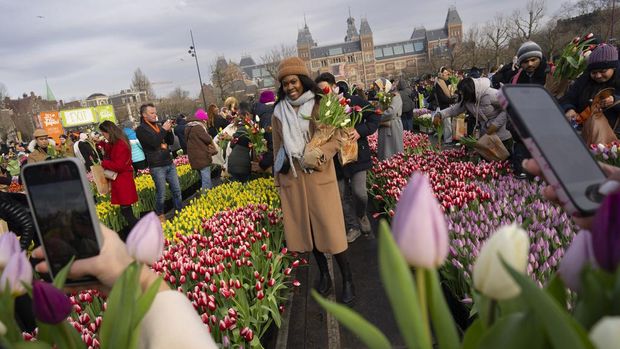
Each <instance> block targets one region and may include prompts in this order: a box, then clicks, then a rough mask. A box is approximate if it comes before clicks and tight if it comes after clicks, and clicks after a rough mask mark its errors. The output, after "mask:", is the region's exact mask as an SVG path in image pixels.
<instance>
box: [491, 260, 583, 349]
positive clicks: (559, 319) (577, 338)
mask: <svg viewBox="0 0 620 349" xmlns="http://www.w3.org/2000/svg"><path fill="white" fill-rule="evenodd" d="M501 262H502V264H503V266H504V268H505V269H506V270H507V271H508V273H509V274H510V275H511V276H512V279H513V280H514V281H515V282H516V283H517V284H518V285H519V287H520V288H521V297H523V298H524V299H525V300H526V301H527V302H528V303H529V304H530V306H531V307H532V309H533V311H534V314H535V315H536V317H537V318H538V319H539V321H540V323H542V324H543V326H544V328H545V330H546V332H547V335H548V338H549V339H550V342H551V346H552V347H553V348H556V349H568V348H575V349H582V348H583V349H586V348H587V349H594V345H592V343H591V342H590V341H589V339H588V336H587V333H586V332H585V330H584V329H583V328H580V327H579V326H577V325H576V322H575V321H574V320H573V319H572V318H571V317H570V316H569V315H568V314H567V313H566V312H565V311H564V310H563V309H562V308H560V306H559V305H558V303H557V302H556V301H554V300H553V299H552V298H551V297H550V296H549V295H547V293H545V292H544V291H543V290H541V289H539V288H538V286H536V285H535V284H534V282H533V281H532V280H530V279H529V278H527V277H526V276H525V275H523V274H521V273H519V272H518V271H516V270H514V269H513V268H512V267H511V266H510V265H509V264H508V263H506V261H505V260H504V259H503V258H501Z"/></svg>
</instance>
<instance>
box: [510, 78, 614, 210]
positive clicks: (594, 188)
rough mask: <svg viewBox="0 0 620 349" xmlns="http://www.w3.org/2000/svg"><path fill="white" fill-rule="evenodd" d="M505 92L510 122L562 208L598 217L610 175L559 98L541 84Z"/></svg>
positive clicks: (511, 86)
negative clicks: (606, 181) (564, 110)
mask: <svg viewBox="0 0 620 349" xmlns="http://www.w3.org/2000/svg"><path fill="white" fill-rule="evenodd" d="M501 92H502V93H501V95H500V100H501V102H502V105H503V106H504V108H505V109H506V110H507V111H508V114H509V115H510V122H511V123H512V124H513V126H514V128H515V129H516V130H517V132H518V133H519V135H520V136H521V138H522V140H523V143H524V144H525V146H526V147H527V149H528V150H529V151H530V153H531V154H532V157H533V158H534V159H535V160H536V162H537V163H538V165H539V166H540V170H541V171H542V174H543V175H544V177H545V179H546V180H547V182H548V183H549V184H550V185H551V186H552V187H553V188H554V189H555V192H556V194H557V196H558V200H559V201H560V203H561V204H562V206H563V207H564V208H565V209H566V210H567V211H568V213H569V214H572V215H574V214H580V215H582V216H589V215H592V214H594V212H596V209H597V208H598V206H599V205H600V202H601V201H602V198H603V196H602V194H601V193H600V192H599V186H600V185H601V184H602V183H603V182H604V181H605V180H606V176H605V174H604V173H603V171H602V170H601V168H600V166H599V165H598V163H597V162H596V160H595V159H594V158H593V157H592V154H590V151H589V150H588V148H587V147H586V145H585V144H584V143H583V141H582V140H581V138H580V137H579V135H578V134H577V133H576V132H575V130H574V129H573V128H572V127H571V125H570V123H569V122H568V120H567V119H566V118H565V117H564V113H563V112H562V110H561V109H560V106H559V105H558V104H557V102H556V101H555V99H553V97H552V96H551V95H550V94H549V92H547V91H546V90H545V89H544V88H543V87H542V86H539V85H505V86H503V87H502V89H501Z"/></svg>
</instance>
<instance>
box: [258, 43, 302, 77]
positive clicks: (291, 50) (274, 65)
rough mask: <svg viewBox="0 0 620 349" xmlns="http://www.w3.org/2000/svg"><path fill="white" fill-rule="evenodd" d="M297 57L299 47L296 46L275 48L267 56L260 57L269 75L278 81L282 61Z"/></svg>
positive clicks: (282, 45) (283, 45)
mask: <svg viewBox="0 0 620 349" xmlns="http://www.w3.org/2000/svg"><path fill="white" fill-rule="evenodd" d="M293 56H297V47H295V45H285V44H281V45H280V46H274V47H272V48H271V49H270V50H269V51H267V52H266V53H265V55H263V56H261V57H260V60H261V63H262V64H264V65H265V69H266V70H267V72H269V75H271V77H272V78H273V79H274V80H276V77H277V76H278V65H279V64H280V61H282V60H283V59H284V58H287V57H293Z"/></svg>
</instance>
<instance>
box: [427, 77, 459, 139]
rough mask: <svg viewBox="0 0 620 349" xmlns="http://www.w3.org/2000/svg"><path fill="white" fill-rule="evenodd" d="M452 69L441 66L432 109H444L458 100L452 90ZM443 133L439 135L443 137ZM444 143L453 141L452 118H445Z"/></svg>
mask: <svg viewBox="0 0 620 349" xmlns="http://www.w3.org/2000/svg"><path fill="white" fill-rule="evenodd" d="M450 74H451V72H450V70H449V69H448V68H446V67H441V68H439V73H438V74H437V80H436V81H435V85H434V86H433V92H432V93H431V96H430V101H429V102H430V103H431V109H436V108H439V109H441V110H444V109H445V108H448V107H449V106H450V105H451V104H453V103H454V102H456V98H455V96H454V94H453V93H452V92H451V91H450V88H449V86H450ZM441 136H442V135H437V137H441ZM443 143H444V144H450V143H452V120H451V119H450V118H445V119H443Z"/></svg>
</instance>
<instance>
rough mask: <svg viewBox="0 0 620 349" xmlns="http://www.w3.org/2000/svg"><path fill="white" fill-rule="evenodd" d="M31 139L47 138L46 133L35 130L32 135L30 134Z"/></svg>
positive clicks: (42, 130)
mask: <svg viewBox="0 0 620 349" xmlns="http://www.w3.org/2000/svg"><path fill="white" fill-rule="evenodd" d="M32 137H33V138H39V137H47V131H45V130H44V129H42V128H38V129H36V130H34V133H33V134H32Z"/></svg>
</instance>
